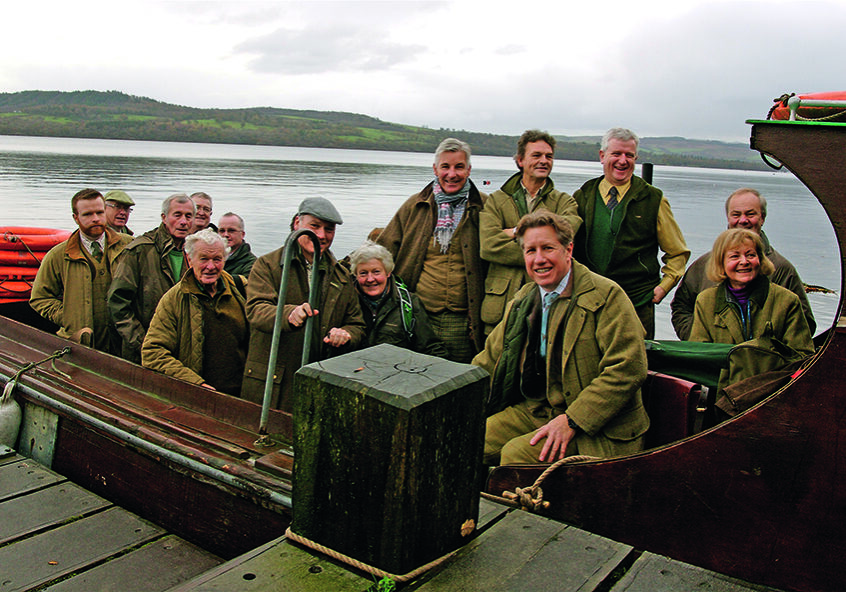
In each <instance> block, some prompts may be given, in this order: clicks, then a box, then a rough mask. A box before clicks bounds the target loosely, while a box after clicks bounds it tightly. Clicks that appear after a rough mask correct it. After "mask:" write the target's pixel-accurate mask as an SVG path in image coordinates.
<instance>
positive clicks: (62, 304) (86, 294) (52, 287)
mask: <svg viewBox="0 0 846 592" xmlns="http://www.w3.org/2000/svg"><path fill="white" fill-rule="evenodd" d="M131 240H132V237H131V236H129V235H125V234H118V233H117V232H115V231H113V230H111V229H109V228H107V229H106V249H105V255H106V258H107V259H108V262H109V269H111V270H114V269H115V265H116V264H115V261H116V260H117V258H118V256H119V255H120V254H121V252H122V251H123V249H124V247H126V245H127V244H128V243H129V242H130V241H131ZM84 249H85V247H84V246H83V245H82V239H81V238H80V236H79V230H76V231H75V232H74V233H73V234H71V235H70V237H68V239H67V240H66V241H64V242H62V243H59V244H58V245H56V246H55V247H53V248H52V249H50V251H49V252H48V253H47V255H46V256H45V257H44V260H43V261H42V262H41V266H40V267H39V268H38V274H37V275H36V276H35V283H34V284H33V286H32V294H31V296H30V300H29V303H30V306H32V308H33V309H34V310H35V311H36V312H37V313H38V314H40V315H41V316H42V317H44V318H45V319H47V320H49V321H52V322H53V323H55V324H56V325H58V326H59V331H58V333H57V335H58V336H59V337H64V338H66V339H67V338H69V337H71V336H72V335H73V334H74V333H76V332H77V331H79V330H80V329H83V328H85V327H89V328H92V329H93V327H94V317H93V307H92V300H93V298H94V294H93V277H92V274H93V270H92V267H91V265H90V264H89V263H88V260H87V259H86V258H85V253H84V252H83V251H84ZM115 347H117V344H115ZM111 353H116V352H111Z"/></svg>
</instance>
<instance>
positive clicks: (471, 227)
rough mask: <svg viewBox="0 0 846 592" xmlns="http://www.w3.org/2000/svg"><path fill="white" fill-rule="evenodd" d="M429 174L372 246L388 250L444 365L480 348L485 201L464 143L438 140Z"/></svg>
mask: <svg viewBox="0 0 846 592" xmlns="http://www.w3.org/2000/svg"><path fill="white" fill-rule="evenodd" d="M432 169H433V170H434V173H435V180H434V181H433V182H432V183H429V184H428V185H426V187H424V188H423V191H421V192H420V193H416V194H415V195H412V196H411V197H410V198H408V199H407V200H406V201H405V203H404V204H403V205H402V206H400V208H399V210H398V211H397V213H396V214H395V215H394V217H393V218H392V219H391V221H390V222H389V223H388V225H387V226H386V227H385V230H383V231H382V233H381V234H380V235H379V238H378V239H377V241H376V242H378V243H379V244H380V245H382V246H383V247H385V248H386V249H388V251H390V252H391V255H392V256H393V258H394V261H395V262H396V268H395V271H396V273H397V275H399V276H400V277H401V278H402V279H403V281H405V283H406V285H407V286H408V289H409V290H411V291H412V292H415V293H416V294H417V296H418V298H420V301H421V302H422V303H423V307H424V308H425V309H426V312H427V314H428V315H429V321H430V322H431V324H432V328H433V329H434V331H435V335H437V336H438V337H439V338H440V339H441V340H442V341H443V342H444V345H445V346H446V348H447V351H448V352H449V359H451V360H453V361H456V362H464V363H469V362H470V360H472V359H473V356H474V355H476V353H478V352H479V350H481V348H482V347H483V346H484V343H485V332H484V325H483V324H482V317H481V309H482V298H483V296H484V287H485V273H486V269H485V267H486V265H485V262H484V261H483V260H482V258H481V257H480V256H479V212H480V211H481V210H482V206H483V205H484V203H485V200H487V199H488V196H487V195H486V194H484V193H481V192H479V190H478V189H476V186H475V185H474V184H473V182H472V181H471V180H470V146H469V145H468V144H467V143H466V142H462V141H461V140H457V139H455V138H447V139H445V140H444V141H443V142H441V143H440V145H438V148H437V150H436V151H435V163H434V164H433V165H432Z"/></svg>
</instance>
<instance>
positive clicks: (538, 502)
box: [482, 454, 602, 512]
mask: <svg viewBox="0 0 846 592" xmlns="http://www.w3.org/2000/svg"><path fill="white" fill-rule="evenodd" d="M591 460H602V459H600V458H599V457H596V456H585V455H581V454H577V455H574V456H567V457H565V458H562V459H561V460H558V461H555V462H554V463H552V464H551V465H549V466H548V467H547V468H546V470H545V471H544V472H543V473H541V474H540V476H539V477H538V478H537V479H535V482H534V483H533V484H532V485H531V486H529V487H515V488H514V491H503V492H502V496H498V495H493V494H490V493H485V492H482V497H483V498H485V499H489V500H491V501H495V502H499V503H502V504H506V505H509V506H511V507H514V508H519V509H521V510H526V511H527V512H537V511H539V510H546V509H547V508H549V502H548V501H544V499H543V489H542V488H541V484H542V483H543V482H544V481H545V480H546V478H547V477H548V476H549V475H551V474H552V473H553V472H554V471H555V470H556V469H558V468H559V467H562V466H564V465H568V464H572V463H577V462H585V461H591Z"/></svg>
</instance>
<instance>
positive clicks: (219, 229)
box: [217, 228, 244, 234]
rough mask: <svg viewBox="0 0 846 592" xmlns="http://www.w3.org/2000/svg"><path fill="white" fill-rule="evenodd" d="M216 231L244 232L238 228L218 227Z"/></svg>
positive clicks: (221, 232)
mask: <svg viewBox="0 0 846 592" xmlns="http://www.w3.org/2000/svg"><path fill="white" fill-rule="evenodd" d="M217 232H218V233H219V234H235V233H236V232H244V231H243V230H241V229H240V228H218V229H217Z"/></svg>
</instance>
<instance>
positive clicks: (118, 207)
mask: <svg viewBox="0 0 846 592" xmlns="http://www.w3.org/2000/svg"><path fill="white" fill-rule="evenodd" d="M106 207H107V208H114V209H116V210H126V211H127V212H130V213H132V206H125V205H123V204H115V203H112V202H109V203H107V204H106Z"/></svg>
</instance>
